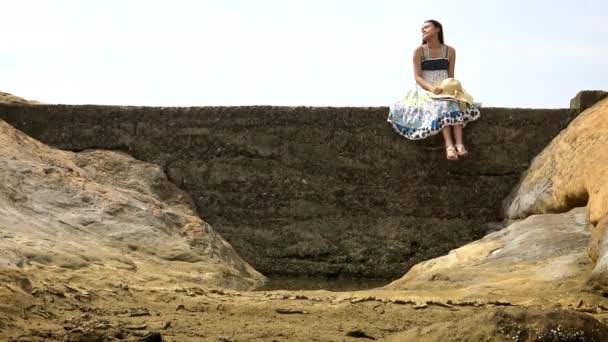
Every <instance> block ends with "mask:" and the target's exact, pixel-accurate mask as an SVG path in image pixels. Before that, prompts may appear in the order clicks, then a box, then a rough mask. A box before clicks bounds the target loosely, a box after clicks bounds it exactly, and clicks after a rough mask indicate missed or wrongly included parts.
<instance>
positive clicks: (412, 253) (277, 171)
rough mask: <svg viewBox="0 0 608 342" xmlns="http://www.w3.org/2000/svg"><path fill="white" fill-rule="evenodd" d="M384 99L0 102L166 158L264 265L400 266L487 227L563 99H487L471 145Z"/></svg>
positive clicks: (28, 120) (53, 124) (34, 130)
mask: <svg viewBox="0 0 608 342" xmlns="http://www.w3.org/2000/svg"><path fill="white" fill-rule="evenodd" d="M387 113H388V108H383V107H374V108H365V107H360V108H333V107H270V106H251V107H200V108H150V107H116V106H64V105H54V106H50V105H48V106H47V105H44V106H0V118H4V119H5V120H7V122H9V123H10V124H12V125H14V126H15V127H17V128H19V129H21V130H22V131H24V132H26V133H27V134H29V135H31V136H33V137H35V138H37V139H39V140H41V141H43V142H44V143H47V144H49V145H52V146H55V147H58V148H62V149H67V150H73V151H80V150H83V149H88V148H103V149H118V150H124V151H127V152H128V153H129V154H131V155H133V156H134V157H135V158H137V159H139V160H143V161H146V162H150V163H154V164H158V165H160V166H162V167H163V169H164V170H166V172H167V174H168V176H169V177H170V179H171V180H172V181H173V182H174V183H175V184H176V185H178V186H179V187H180V188H181V189H183V190H184V191H186V192H188V194H190V196H191V197H192V199H193V200H194V202H195V203H196V206H197V208H198V211H199V212H200V214H201V215H202V217H204V218H205V220H206V221H207V222H209V223H210V224H211V225H212V226H213V227H214V228H215V229H217V231H218V232H219V233H220V234H221V235H222V236H223V237H224V238H225V239H226V240H227V241H228V242H229V243H230V244H231V245H232V246H234V247H235V249H236V250H237V252H238V253H239V255H241V256H242V257H243V258H244V259H245V260H246V261H248V262H249V263H250V264H251V265H252V266H253V267H255V268H256V269H257V270H259V271H260V272H262V273H264V274H284V275H319V276H323V275H343V276H370V277H382V278H384V277H391V278H397V277H400V276H402V275H403V274H404V273H405V272H406V271H407V270H408V269H409V268H410V267H411V266H413V265H414V264H416V263H418V262H421V261H424V260H427V259H429V258H433V257H437V256H440V255H442V254H445V253H447V252H448V251H450V250H452V249H454V248H457V247H459V246H462V245H463V244H466V243H468V242H471V241H474V240H476V239H479V238H481V237H482V236H484V235H485V234H486V231H487V229H488V225H489V224H488V222H495V221H500V220H501V217H500V206H501V203H502V200H503V199H504V198H505V196H506V195H508V193H509V192H510V191H511V189H512V188H513V187H514V186H515V185H516V184H517V181H518V179H519V176H520V174H521V172H523V171H524V170H526V168H527V167H528V165H529V162H530V160H531V159H532V158H533V157H534V156H535V155H536V154H537V153H539V152H540V151H541V150H542V149H543V148H544V147H545V146H546V144H547V143H548V142H549V141H550V140H551V138H552V137H554V136H555V135H557V134H558V133H559V131H560V130H561V129H562V128H564V127H565V124H566V123H567V122H568V121H569V120H570V118H571V115H572V114H571V113H570V112H569V110H568V109H551V110H550V109H521V108H512V109H511V108H483V110H482V119H481V120H479V121H476V122H475V123H473V124H471V125H470V126H468V127H467V129H466V132H465V135H466V141H467V142H468V146H469V150H470V152H471V156H470V157H469V158H466V159H462V160H460V161H458V162H457V163H452V162H449V161H446V160H445V152H444V150H443V146H442V145H443V143H442V141H441V138H440V137H439V136H436V137H433V138H430V139H428V140H424V141H408V140H406V139H403V138H402V137H400V136H398V135H397V134H395V133H394V132H393V131H392V129H391V128H390V126H389V125H388V124H387V123H386V115H387Z"/></svg>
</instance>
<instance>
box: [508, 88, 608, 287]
mask: <svg viewBox="0 0 608 342" xmlns="http://www.w3.org/2000/svg"><path fill="white" fill-rule="evenodd" d="M594 94H595V93H594ZM595 95H598V94H595ZM599 95H601V94H599ZM599 95H598V96H599ZM596 97H597V96H596ZM585 106H586V107H588V106H589V104H584V107H585ZM607 117H608V98H604V99H603V100H601V101H599V102H598V103H596V104H595V105H592V106H590V107H589V108H588V109H586V110H585V111H584V112H583V113H581V114H579V115H578V117H576V119H574V120H573V121H572V122H571V123H570V124H569V126H568V127H567V128H566V129H565V130H564V131H562V132H561V133H560V134H559V135H558V136H557V137H556V138H555V139H553V141H552V142H551V143H550V144H549V145H548V146H547V147H546V148H545V149H544V150H543V151H542V152H541V153H540V154H539V155H538V156H537V157H536V158H535V159H534V160H533V162H532V164H531V166H530V168H529V169H528V171H527V172H526V173H525V174H524V175H523V176H522V178H521V180H520V183H519V185H518V186H517V187H516V188H515V189H514V191H513V192H512V194H511V196H509V197H508V198H507V200H506V201H505V203H504V214H505V216H506V217H508V218H521V217H526V216H528V215H532V214H538V213H548V212H563V211H567V210H569V209H570V208H573V207H576V206H583V205H587V211H588V215H589V221H590V222H591V223H592V224H593V225H594V226H595V228H594V232H593V238H592V239H591V242H590V244H589V255H590V256H591V258H592V259H593V260H595V261H597V265H596V267H595V269H594V270H593V274H592V277H591V281H592V283H594V285H601V286H600V287H604V285H603V284H608V255H606V254H608V241H606V240H607V239H606V236H605V234H604V232H605V230H606V227H607V224H608V219H607V218H606V216H607V215H608V120H606V118H607Z"/></svg>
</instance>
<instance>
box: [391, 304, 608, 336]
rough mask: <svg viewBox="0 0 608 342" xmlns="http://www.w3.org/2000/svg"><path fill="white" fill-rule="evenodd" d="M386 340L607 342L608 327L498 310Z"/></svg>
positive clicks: (555, 314)
mask: <svg viewBox="0 0 608 342" xmlns="http://www.w3.org/2000/svg"><path fill="white" fill-rule="evenodd" d="M385 341H395V342H396V341H608V326H607V325H605V324H603V323H601V322H600V321H598V320H596V319H595V318H593V317H591V316H589V315H586V314H583V313H579V312H575V311H570V310H543V309H535V308H531V309H524V308H496V309H494V310H490V311H485V312H482V313H478V314H475V315H472V316H470V317H459V318H458V319H456V320H453V321H448V322H437V323H434V324H431V325H427V326H418V327H416V328H414V329H411V330H408V331H406V332H403V333H399V334H396V335H393V336H390V337H388V338H386V339H385Z"/></svg>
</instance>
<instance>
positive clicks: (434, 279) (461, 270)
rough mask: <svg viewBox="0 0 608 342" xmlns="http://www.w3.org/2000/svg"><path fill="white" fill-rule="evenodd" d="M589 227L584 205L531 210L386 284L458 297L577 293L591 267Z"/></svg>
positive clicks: (518, 300) (529, 299)
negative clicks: (536, 212)
mask: <svg viewBox="0 0 608 342" xmlns="http://www.w3.org/2000/svg"><path fill="white" fill-rule="evenodd" d="M589 228H590V225H589V224H588V222H587V220H586V213H585V209H584V208H577V209H574V210H572V211H570V212H568V213H563V214H544V215H534V216H531V217H529V218H527V219H525V220H522V221H519V222H515V223H513V224H511V225H510V226H508V227H507V228H505V229H503V230H500V231H497V232H494V233H491V234H488V235H486V236H485V237H484V238H482V239H481V240H478V241H475V242H473V243H470V244H467V245H465V246H462V247H460V248H458V249H455V250H452V251H451V252H450V253H449V254H448V255H445V256H442V257H439V258H435V259H431V260H428V261H425V262H422V263H420V264H418V265H416V266H414V267H412V269H411V270H410V271H409V272H408V273H407V274H406V275H405V276H404V277H403V278H401V279H399V280H397V281H395V282H393V283H391V284H389V285H388V286H386V288H387V289H392V290H404V291H408V292H410V293H412V294H418V295H421V296H427V297H430V298H433V297H435V298H443V299H450V300H453V301H459V302H462V301H465V302H466V301H472V302H474V301H486V302H487V301H488V300H505V301H508V302H509V303H511V304H522V303H526V304H528V305H529V304H531V303H533V302H535V301H536V302H542V301H547V300H549V301H551V299H549V298H557V297H564V298H565V297H567V296H574V297H576V296H577V295H578V294H579V293H580V289H581V288H582V287H583V286H584V284H585V280H586V277H587V275H588V273H589V272H590V271H591V268H592V264H591V260H589V258H588V256H587V253H586V246H587V242H588V240H589V236H590V231H589Z"/></svg>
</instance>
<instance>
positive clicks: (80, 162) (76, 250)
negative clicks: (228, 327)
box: [0, 121, 264, 292]
mask: <svg viewBox="0 0 608 342" xmlns="http://www.w3.org/2000/svg"><path fill="white" fill-rule="evenodd" d="M0 274H1V276H0V278H1V280H4V281H12V282H13V283H15V282H16V283H17V284H19V287H20V288H21V289H22V290H24V291H25V292H29V291H31V290H32V286H33V285H32V284H40V283H41V282H42V283H44V282H48V281H52V282H58V283H62V284H66V285H68V284H75V283H76V284H77V283H82V282H84V283H88V284H91V283H93V284H96V285H97V286H99V287H102V288H103V287H106V286H107V287H111V286H118V285H120V286H132V287H143V286H157V285H159V284H162V286H165V287H166V286H168V287H171V286H184V285H186V284H198V285H205V286H223V287H231V288H240V289H246V288H250V287H254V286H257V285H260V284H261V283H263V281H264V277H263V276H262V275H260V274H259V273H258V272H257V271H255V270H254V269H253V268H251V266H249V265H248V264H247V263H246V262H244V261H243V260H242V259H241V258H240V257H239V256H238V255H237V254H236V252H235V251H234V250H233V249H232V247H231V246H230V245H229V244H228V243H227V242H226V241H225V240H224V239H222V238H221V237H220V236H219V235H218V234H217V233H216V232H215V231H214V230H213V228H211V226H210V225H209V224H207V223H206V222H205V221H203V220H201V219H200V218H199V216H198V215H197V213H196V211H195V209H194V206H193V204H192V202H191V200H190V198H189V196H188V195H187V194H186V193H184V192H183V191H181V190H179V189H178V188H177V187H176V186H174V185H173V184H172V183H170V182H169V181H168V180H167V178H166V176H165V174H164V172H163V171H162V169H161V168H160V167H158V166H156V165H152V164H148V163H144V162H141V161H138V160H136V159H134V158H132V157H131V156H128V155H126V154H124V153H121V152H111V151H95V150H91V151H83V152H80V153H73V152H65V151H60V150H57V149H54V148H50V147H48V146H46V145H44V144H42V143H40V142H38V141H36V140H34V139H32V138H30V137H28V136H26V135H25V134H23V133H21V132H19V131H17V130H15V129H14V128H12V127H11V126H9V125H8V124H6V123H5V122H3V121H0Z"/></svg>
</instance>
